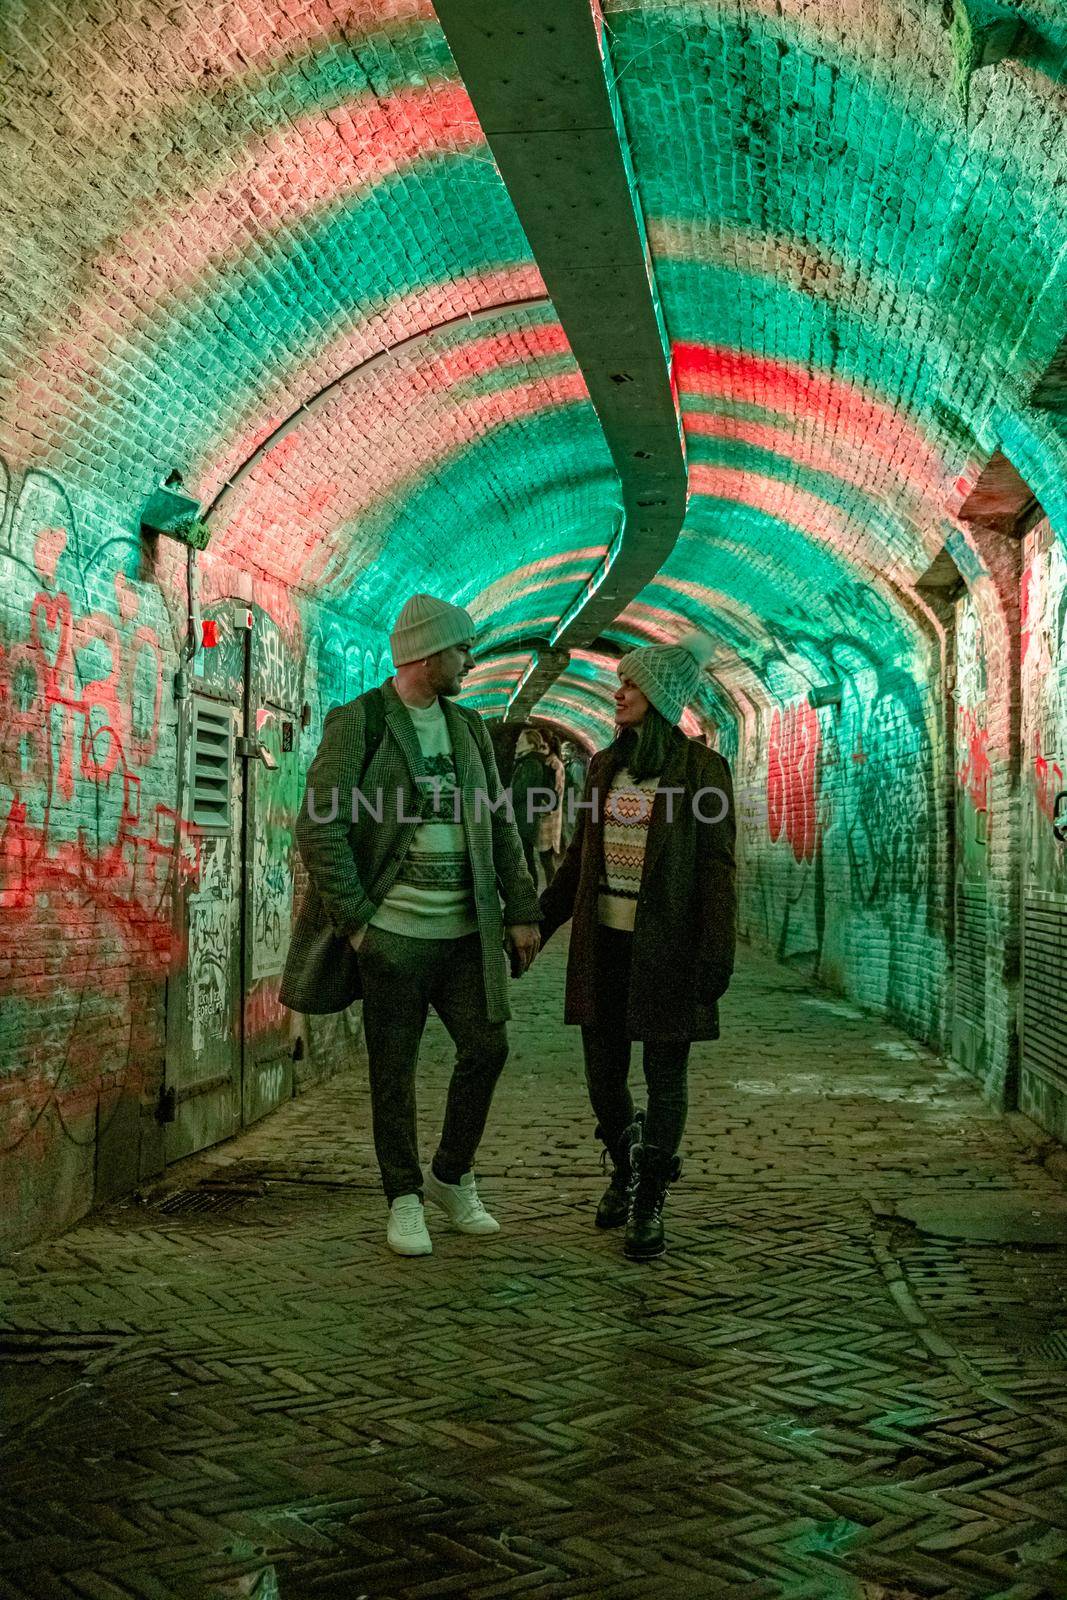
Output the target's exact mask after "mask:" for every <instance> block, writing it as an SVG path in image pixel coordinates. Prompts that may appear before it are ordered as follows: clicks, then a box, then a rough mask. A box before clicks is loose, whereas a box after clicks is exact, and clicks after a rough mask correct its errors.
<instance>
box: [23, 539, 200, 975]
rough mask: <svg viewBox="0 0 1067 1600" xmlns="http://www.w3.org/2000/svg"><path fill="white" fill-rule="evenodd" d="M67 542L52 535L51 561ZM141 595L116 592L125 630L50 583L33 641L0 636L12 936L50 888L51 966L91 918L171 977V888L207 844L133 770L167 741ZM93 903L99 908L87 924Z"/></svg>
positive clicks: (76, 952)
mask: <svg viewBox="0 0 1067 1600" xmlns="http://www.w3.org/2000/svg"><path fill="white" fill-rule="evenodd" d="M43 537H44V536H42V539H43ZM41 544H42V541H41V540H39V541H38V548H39V551H40V549H41ZM61 548H62V546H61V544H60V542H59V541H58V540H49V541H48V542H47V550H48V559H46V558H45V557H44V556H43V555H42V556H41V562H42V565H43V566H45V567H48V566H49V560H50V556H51V552H52V551H53V549H54V550H56V551H58V550H59V549H61ZM121 598H122V597H121V596H120V602H121ZM135 599H136V596H135V594H134V593H133V591H131V592H130V594H129V595H127V597H126V604H125V605H121V603H120V611H121V621H122V623H123V624H124V626H123V628H122V630H121V631H120V629H119V627H117V626H116V624H115V622H114V621H113V620H112V619H111V618H110V617H108V616H106V615H104V614H103V613H102V612H96V611H94V612H89V613H87V614H85V615H83V616H80V617H76V616H75V612H74V608H73V606H72V604H71V600H70V596H69V595H68V594H66V593H63V592H59V593H55V594H50V593H47V592H45V591H43V590H42V591H40V592H38V593H37V594H36V595H35V596H34V598H33V600H32V601H31V603H30V607H29V618H28V623H29V637H28V639H25V640H23V641H21V642H19V643H17V644H13V645H11V646H10V647H9V648H8V649H7V650H6V652H5V651H4V650H3V648H2V647H0V777H3V779H4V781H5V782H7V784H8V785H9V787H10V789H11V791H12V792H13V799H12V801H11V803H10V806H9V808H8V811H7V815H6V817H5V816H4V815H3V814H2V813H0V910H2V912H3V916H2V919H0V920H2V921H3V925H4V939H3V944H4V947H5V953H9V954H10V955H11V956H14V955H15V954H16V952H17V948H18V941H19V939H20V937H21V936H23V935H24V931H25V928H26V927H32V925H33V923H34V920H35V918H36V919H37V920H39V919H40V910H39V901H40V897H41V896H42V895H46V896H49V897H50V898H49V915H50V917H51V918H52V919H54V922H55V925H56V927H57V929H58V930H59V931H60V932H61V934H62V935H63V939H64V953H63V956H62V958H61V960H60V966H62V967H63V969H64V972H63V973H60V972H58V971H53V972H51V973H50V976H52V977H59V976H63V975H68V974H67V969H70V970H74V969H75V968H76V967H77V965H78V962H79V960H80V961H81V962H82V964H83V965H84V964H85V959H84V958H85V954H86V950H85V941H86V935H87V932H92V931H93V929H94V928H95V933H96V936H97V937H98V938H99V937H106V936H108V934H111V935H117V936H118V938H119V939H120V941H121V942H122V943H123V945H124V946H125V947H126V948H127V949H128V951H129V953H130V954H132V955H133V957H134V959H136V960H137V961H139V962H140V963H141V964H142V967H143V970H145V971H146V972H149V973H151V974H152V975H153V976H157V977H158V976H162V975H163V973H165V971H166V969H167V966H168V964H169V961H170V958H171V954H172V945H173V936H172V931H171V915H170V889H171V887H172V885H173V881H174V879H175V877H177V878H179V879H180V878H182V877H185V876H190V877H196V876H198V874H199V844H198V842H197V840H196V839H195V838H194V837H192V836H191V834H190V831H189V829H188V828H187V826H186V825H185V824H184V823H183V822H182V820H181V818H180V817H179V816H178V815H177V814H176V813H175V812H174V811H172V810H171V809H170V808H169V807H167V806H164V805H156V806H155V808H154V810H153V812H152V813H151V815H150V817H148V818H147V819H145V818H143V817H142V815H141V812H142V806H141V782H140V778H139V777H138V776H137V774H136V771H135V770H134V769H136V768H138V767H144V766H147V765H148V763H149V762H150V761H151V759H152V757H153V755H154V754H155V751H156V747H157V744H158V742H159V723H160V710H161V706H162V699H163V657H162V652H161V649H160V645H159V640H158V638H157V636H156V634H155V632H154V631H153V630H152V629H151V628H149V627H147V626H145V625H143V624H142V625H136V620H135V619H136V612H137V606H136V604H134V603H133V602H134V600H135ZM56 891H61V892H58V893H57V892H56ZM87 903H91V904H92V905H93V906H95V908H96V910H97V912H98V913H99V916H98V917H97V918H96V919H94V923H93V924H92V925H91V926H90V928H89V929H87V926H86V920H85V906H86V904H87ZM95 965H96V962H95V961H94V967H95ZM102 967H103V971H102V975H101V981H102V983H103V984H104V985H105V986H106V983H107V970H108V966H107V962H106V961H105V962H103V963H102Z"/></svg>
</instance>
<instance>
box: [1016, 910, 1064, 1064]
mask: <svg viewBox="0 0 1067 1600" xmlns="http://www.w3.org/2000/svg"><path fill="white" fill-rule="evenodd" d="M1023 1066H1024V1067H1026V1068H1028V1069H1029V1070H1030V1071H1032V1072H1035V1073H1037V1075H1038V1076H1039V1077H1041V1078H1044V1079H1046V1080H1047V1081H1049V1082H1051V1083H1052V1084H1054V1085H1055V1086H1056V1087H1057V1088H1058V1089H1060V1090H1061V1091H1065V1090H1067V909H1064V908H1063V907H1062V906H1061V905H1057V904H1055V902H1052V901H1043V900H1027V901H1026V902H1025V904H1024V906H1023Z"/></svg>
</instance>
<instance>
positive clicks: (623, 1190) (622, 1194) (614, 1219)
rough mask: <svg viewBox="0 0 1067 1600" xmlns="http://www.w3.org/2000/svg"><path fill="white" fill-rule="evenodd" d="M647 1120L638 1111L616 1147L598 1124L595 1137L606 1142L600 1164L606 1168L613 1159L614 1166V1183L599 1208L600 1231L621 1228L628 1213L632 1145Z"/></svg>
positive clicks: (598, 1225)
mask: <svg viewBox="0 0 1067 1600" xmlns="http://www.w3.org/2000/svg"><path fill="white" fill-rule="evenodd" d="M644 1119H645V1114H644V1112H643V1111H639V1112H638V1113H637V1115H636V1117H635V1118H634V1120H633V1122H632V1123H631V1124H630V1126H629V1127H628V1128H627V1129H626V1131H625V1133H622V1134H620V1136H619V1138H618V1139H617V1140H616V1141H615V1144H614V1145H610V1144H608V1142H607V1140H606V1139H604V1134H603V1132H602V1130H601V1128H600V1125H599V1124H598V1125H597V1130H596V1136H597V1138H598V1139H604V1153H603V1155H602V1156H601V1158H600V1164H601V1166H605V1165H606V1164H607V1162H608V1161H609V1160H610V1162H611V1167H612V1171H611V1182H610V1183H609V1184H608V1186H607V1188H606V1189H605V1190H604V1193H603V1194H602V1195H601V1196H600V1204H599V1205H598V1206H597V1208H596V1225H597V1227H598V1228H621V1227H622V1225H623V1223H624V1222H625V1221H626V1218H627V1216H628V1214H629V1209H630V1146H631V1145H632V1144H636V1143H638V1142H639V1141H640V1138H641V1125H642V1123H643V1122H644Z"/></svg>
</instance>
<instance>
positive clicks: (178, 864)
mask: <svg viewBox="0 0 1067 1600" xmlns="http://www.w3.org/2000/svg"><path fill="white" fill-rule="evenodd" d="M0 482H2V484H3V488H4V503H3V508H2V514H0V913H2V915H0V985H2V992H3V1001H2V1008H0V1217H2V1218H3V1219H4V1222H3V1232H4V1235H5V1242H10V1241H11V1240H12V1239H19V1238H23V1237H29V1236H32V1235H34V1234H35V1233H37V1232H39V1231H41V1229H42V1228H43V1227H45V1226H47V1227H48V1228H54V1227H57V1226H62V1225H63V1224H64V1223H66V1222H68V1221H70V1220H72V1219H73V1218H75V1217H77V1216H78V1215H80V1214H81V1213H82V1212H84V1211H85V1210H86V1209H87V1207H88V1206H89V1205H90V1204H91V1203H92V1201H93V1199H94V1197H99V1196H101V1195H107V1194H108V1193H112V1192H115V1191H116V1190H118V1189H121V1188H123V1187H128V1186H129V1184H130V1183H131V1182H135V1181H136V1180H137V1179H138V1178H139V1177H144V1176H146V1175H147V1174H149V1173H151V1172H153V1171H157V1170H159V1168H160V1166H161V1165H162V1162H163V1158H164V1150H163V1131H162V1128H161V1127H160V1125H159V1123H158V1122H157V1121H156V1119H155V1116H154V1110H155V1107H156V1104H157V1102H158V1098H159V1093H160V1089H161V1087H162V1084H163V1076H164V1060H165V1056H166V1053H167V1048H168V1044H167V1015H166V997H167V982H168V978H169V977H170V976H171V975H172V974H173V973H174V972H175V970H177V969H179V968H180V966H181V964H182V962H183V960H184V958H185V954H186V932H185V929H184V928H183V926H182V916H181V904H180V903H179V901H178V899H177V898H176V897H177V893H178V890H182V891H185V892H190V891H195V889H196V887H197V882H196V880H197V873H198V870H199V865H200V852H199V848H198V839H197V834H196V830H195V829H192V828H191V827H190V825H189V823H188V821H187V820H186V819H185V817H184V816H183V814H182V813H183V811H186V809H187V808H186V807H185V806H184V805H183V804H182V797H181V788H180V784H179V773H178V751H179V718H180V714H181V708H180V704H179V702H178V701H177V700H176V698H175V688H174V686H175V674H176V672H177V669H178V665H179V655H180V652H181V650H182V647H183V644H184V642H185V639H186V630H187V619H186V583H185V570H184V567H185V557H184V551H183V550H182V549H181V547H179V546H178V545H176V544H174V543H173V542H171V541H168V540H165V539H163V540H160V541H159V542H158V545H157V546H156V547H155V549H151V548H150V547H149V546H147V545H146V543H145V542H144V541H143V540H142V539H141V537H140V533H139V525H138V524H139V519H138V517H137V515H136V514H133V513H131V512H130V511H129V510H128V509H127V510H123V509H122V508H120V507H117V506H116V505H114V504H112V503H110V502H108V501H106V500H104V499H102V498H101V497H100V496H98V495H94V494H93V493H91V492H89V491H87V490H85V489H75V488H73V487H70V486H67V485H65V484H64V483H63V482H61V480H60V479H58V478H57V477H56V476H54V475H53V474H45V473H42V472H39V471H35V470H31V471H30V472H28V473H25V474H21V475H18V476H16V477H15V478H14V480H13V479H12V476H11V474H10V473H9V472H8V470H7V468H6V466H5V467H4V470H3V474H2V477H0ZM200 565H201V567H202V568H203V569H204V581H203V586H202V589H203V606H204V613H205V615H208V616H210V615H212V614H213V613H216V614H217V613H218V611H219V609H220V607H223V606H225V605H227V604H231V603H232V602H231V601H230V599H229V597H233V596H237V597H242V598H244V599H247V600H249V601H252V602H255V603H256V605H257V606H258V607H259V610H260V612H261V613H262V615H263V617H264V624H263V625H264V626H269V625H270V618H271V617H272V616H274V617H278V618H280V619H282V624H283V626H282V627H279V628H278V637H279V639H282V640H283V641H284V645H283V648H284V651H285V652H286V655H287V670H288V671H289V672H290V674H291V680H292V682H291V687H290V689H289V691H288V694H289V696H290V698H293V697H295V698H296V700H297V704H298V705H299V704H301V703H303V702H304V701H305V700H306V702H307V705H308V708H309V714H310V722H309V724H308V726H307V727H306V728H305V729H304V730H302V733H301V735H300V745H299V750H300V761H301V767H302V768H304V767H306V765H307V762H308V761H309V760H310V757H311V754H312V753H313V751H314V748H315V746H316V744H317V742H318V738H319V735H320V732H321V726H322V719H323V716H324V715H325V712H326V710H328V709H329V706H330V705H331V704H334V703H336V702H338V701H340V700H342V699H344V698H347V697H349V696H350V695H351V694H354V693H358V692H360V690H361V689H362V688H363V687H364V686H365V685H367V684H369V683H372V682H377V681H379V678H380V676H382V675H384V667H383V661H384V658H385V653H386V642H385V639H384V636H382V635H380V634H379V635H372V634H369V633H368V632H367V631H366V630H364V629H359V628H357V627H355V626H354V625H352V624H351V623H346V622H344V621H343V620H342V619H340V618H338V617H337V616H336V615H335V614H334V613H333V612H332V611H331V609H330V608H329V607H327V606H324V605H322V604H321V603H319V602H318V601H317V600H316V599H314V598H313V597H310V596H307V595H299V594H295V593H292V592H289V591H286V590H284V589H282V588H281V587H280V586H278V585H271V584H270V583H268V582H266V581H265V580H262V579H258V578H255V577H254V576H253V575H251V574H249V573H242V572H239V571H237V570H236V569H234V568H233V567H232V565H230V564H228V563H226V562H225V561H216V560H213V558H212V557H211V556H210V554H208V555H207V556H203V557H200ZM204 654H206V653H204ZM280 847H281V849H282V851H283V853H284V851H285V840H284V839H283V840H282V841H281V845H280ZM172 1021H173V1019H172ZM350 1034H351V1027H350V1025H349V1024H347V1023H346V1021H345V1020H343V1019H338V1020H336V1021H335V1020H333V1019H329V1020H326V1021H323V1022H321V1023H320V1024H319V1025H318V1026H317V1027H315V1028H314V1029H313V1030H311V1031H310V1034H309V1036H308V1038H307V1039H306V1047H305V1049H304V1051H303V1053H302V1060H301V1061H300V1064H299V1066H298V1069H297V1079H298V1081H306V1080H307V1079H308V1078H309V1077H312V1076H314V1075H316V1074H317V1073H320V1072H322V1071H325V1070H329V1069H331V1068H332V1067H333V1066H334V1065H336V1064H337V1062H338V1061H339V1060H340V1059H343V1057H344V1055H345V1051H346V1045H347V1041H348V1039H349V1037H350Z"/></svg>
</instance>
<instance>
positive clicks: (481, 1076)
mask: <svg viewBox="0 0 1067 1600" xmlns="http://www.w3.org/2000/svg"><path fill="white" fill-rule="evenodd" d="M359 975H360V980H361V982H362V985H363V1033H364V1037H365V1039H366V1041H367V1057H368V1060H369V1062H370V1092H371V1112H372V1116H373V1120H374V1149H375V1153H376V1154H377V1157H378V1165H379V1167H380V1168H381V1173H382V1187H383V1188H384V1190H385V1196H386V1199H387V1200H388V1201H389V1203H390V1205H391V1204H392V1203H393V1201H394V1200H395V1199H396V1197H397V1195H400V1194H418V1195H420V1196H421V1194H422V1168H421V1167H420V1165H419V1144H418V1128H417V1121H416V1096H415V1067H416V1063H417V1061H418V1054H419V1044H420V1042H421V1040H422V1034H423V1029H424V1028H425V1026H426V1017H427V1014H428V1011H429V1008H430V1006H433V1008H434V1010H435V1011H436V1012H437V1015H438V1016H439V1017H440V1018H441V1021H442V1022H443V1023H444V1025H445V1027H446V1028H447V1029H448V1032H449V1034H450V1036H451V1038H452V1042H453V1044H454V1045H455V1047H456V1065H455V1069H454V1070H453V1073H452V1081H451V1083H450V1084H449V1088H448V1101H447V1105H446V1108H445V1122H444V1128H443V1130H442V1133H441V1142H440V1144H439V1146H438V1149H437V1154H436V1155H435V1157H434V1160H433V1170H434V1173H435V1175H436V1176H437V1177H438V1178H440V1179H441V1181H442V1182H443V1183H458V1182H459V1180H460V1178H461V1177H462V1176H463V1174H464V1173H465V1172H469V1171H470V1170H471V1168H472V1167H473V1165H474V1154H475V1151H476V1150H477V1148H478V1145H479V1143H480V1141H481V1137H482V1134H483V1133H484V1132H485V1124H486V1119H487V1117H488V1115H489V1107H490V1104H491V1103H492V1099H493V1090H494V1089H495V1088H496V1082H497V1079H498V1078H499V1076H500V1074H501V1072H502V1070H503V1067H504V1063H505V1061H506V1060H507V1056H508V1040H507V1030H506V1028H505V1025H504V1023H502V1022H490V1021H489V1020H488V1017H487V1014H486V1012H487V1008H486V1002H485V980H484V977H483V974H482V942H481V939H480V938H479V936H478V934H476V933H472V934H468V935H467V936H466V937H465V938H462V939H412V938H409V937H406V936H405V935H402V934H398V933H388V932H386V931H385V929H383V928H375V927H373V926H371V927H369V928H368V929H367V932H366V934H365V936H364V938H363V941H362V943H361V944H360V947H359Z"/></svg>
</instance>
